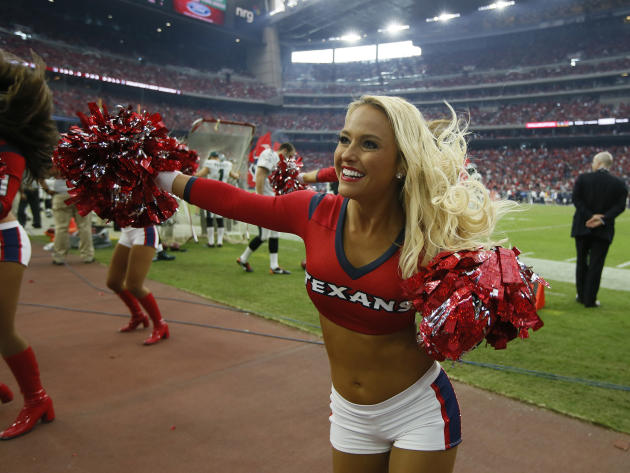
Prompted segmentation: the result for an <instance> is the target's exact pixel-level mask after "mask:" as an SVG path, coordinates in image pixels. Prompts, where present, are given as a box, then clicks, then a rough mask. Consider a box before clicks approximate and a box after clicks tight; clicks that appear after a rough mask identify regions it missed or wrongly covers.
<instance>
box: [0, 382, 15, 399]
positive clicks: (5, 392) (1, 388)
mask: <svg viewBox="0 0 630 473" xmlns="http://www.w3.org/2000/svg"><path fill="white" fill-rule="evenodd" d="M11 401H13V393H12V392H11V390H10V389H9V386H7V385H6V384H2V383H0V402H2V404H6V403H7V402H11Z"/></svg>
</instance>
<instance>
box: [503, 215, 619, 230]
mask: <svg viewBox="0 0 630 473" xmlns="http://www.w3.org/2000/svg"><path fill="white" fill-rule="evenodd" d="M505 220H508V218H505ZM626 222H630V218H618V219H615V223H626ZM571 225H572V224H571V222H568V223H564V224H562V225H547V226H544V227H525V228H511V229H501V230H500V231H501V232H503V233H515V232H535V231H538V230H551V229H553V228H570V227H571Z"/></svg>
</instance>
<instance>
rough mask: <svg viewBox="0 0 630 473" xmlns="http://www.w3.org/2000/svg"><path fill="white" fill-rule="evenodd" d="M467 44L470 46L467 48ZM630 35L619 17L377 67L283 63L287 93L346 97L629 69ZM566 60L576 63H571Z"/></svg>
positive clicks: (449, 46)
mask: <svg viewBox="0 0 630 473" xmlns="http://www.w3.org/2000/svg"><path fill="white" fill-rule="evenodd" d="M471 44H473V47H472V48H471ZM628 44H630V32H628V28H627V26H625V25H624V24H623V23H622V21H621V19H620V18H614V19H607V20H602V22H599V23H597V22H596V23H595V24H591V23H589V24H588V25H572V26H571V27H570V28H569V27H567V28H565V29H549V30H536V31H528V32H525V33H522V34H518V35H505V36H501V37H499V38H498V39H497V37H494V38H493V37H491V38H487V39H478V40H476V41H474V42H471V41H470V40H466V41H462V42H450V43H448V42H447V43H443V44H428V45H426V46H425V47H423V54H422V56H418V57H412V58H405V59H391V60H385V61H380V62H352V63H345V64H299V63H296V64H286V65H285V71H284V78H285V91H287V92H300V93H312V92H326V93H348V92H352V91H353V90H356V88H357V87H363V88H365V89H366V90H367V89H369V90H373V91H378V90H383V87H387V88H388V89H391V88H392V87H393V88H403V89H409V88H421V87H425V88H433V87H446V86H448V87H450V86H460V85H476V84H491V83H497V82H506V81H520V80H533V79H541V78H551V77H560V76H568V75H583V74H591V73H601V72H605V71H614V70H624V69H628V67H630V60H629V58H628V57H627V53H628V52H629V50H630V48H629V46H628ZM571 59H579V61H577V62H573V65H572V63H571V61H570V60H571Z"/></svg>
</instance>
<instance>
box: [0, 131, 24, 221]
mask: <svg viewBox="0 0 630 473" xmlns="http://www.w3.org/2000/svg"><path fill="white" fill-rule="evenodd" d="M25 167H26V161H25V160H24V157H23V156H22V155H21V154H20V152H19V151H18V150H17V148H14V147H13V146H11V145H9V144H7V143H6V142H5V141H4V140H2V139H0V220H2V219H3V218H4V217H6V216H7V215H8V214H9V212H10V211H11V205H12V204H13V199H14V198H15V194H17V191H18V190H19V189H20V183H21V182H22V175H23V174H24V168H25Z"/></svg>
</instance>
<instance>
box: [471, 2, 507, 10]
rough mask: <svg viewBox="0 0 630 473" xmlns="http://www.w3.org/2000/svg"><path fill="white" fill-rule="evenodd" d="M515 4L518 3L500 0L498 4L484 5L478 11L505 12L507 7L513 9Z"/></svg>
mask: <svg viewBox="0 0 630 473" xmlns="http://www.w3.org/2000/svg"><path fill="white" fill-rule="evenodd" d="M515 3H516V2H512V1H508V2H505V1H503V0H499V1H497V2H494V3H491V4H490V5H484V6H482V7H479V8H477V10H479V11H484V10H503V9H504V8H505V7H511V6H512V5H514V4H515Z"/></svg>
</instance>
